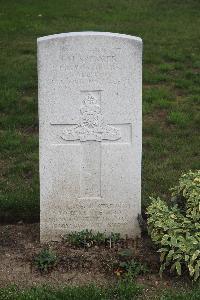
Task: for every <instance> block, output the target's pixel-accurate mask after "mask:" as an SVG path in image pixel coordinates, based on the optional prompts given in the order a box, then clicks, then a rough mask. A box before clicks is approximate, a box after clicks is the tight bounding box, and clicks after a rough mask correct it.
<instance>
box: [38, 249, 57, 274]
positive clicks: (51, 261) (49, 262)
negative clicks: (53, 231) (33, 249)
mask: <svg viewBox="0 0 200 300" xmlns="http://www.w3.org/2000/svg"><path fill="white" fill-rule="evenodd" d="M57 261H58V260H57V256H56V254H55V253H53V252H51V251H50V250H49V249H43V250H42V251H41V252H40V253H39V254H38V255H37V256H36V258H35V260H34V264H35V265H36V267H37V268H38V269H39V270H40V271H41V272H47V271H49V270H50V269H52V268H53V267H54V266H55V265H56V264H57Z"/></svg>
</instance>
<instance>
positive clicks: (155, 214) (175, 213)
mask: <svg viewBox="0 0 200 300" xmlns="http://www.w3.org/2000/svg"><path fill="white" fill-rule="evenodd" d="M171 191H172V197H173V198H172V205H171V206H168V205H167V204H166V203H165V202H164V201H163V200H161V199H160V198H157V199H155V198H151V200H152V202H151V204H150V206H149V207H148V208H147V216H148V219H147V224H148V232H149V234H150V236H151V239H152V241H153V242H154V243H155V244H156V245H157V246H158V248H159V250H158V252H159V253H160V261H161V267H160V273H161V274H162V272H163V271H164V270H165V268H166V267H170V268H171V270H172V271H173V270H176V272H177V274H178V275H181V273H182V270H183V269H184V268H186V269H187V270H188V271H189V274H190V276H191V277H192V278H193V279H194V280H197V278H198V277H199V275H200V274H199V269H200V170H198V171H196V172H192V171H190V172H189V173H187V174H183V175H182V176H181V177H180V180H179V185H178V186H176V187H174V188H173V189H171Z"/></svg>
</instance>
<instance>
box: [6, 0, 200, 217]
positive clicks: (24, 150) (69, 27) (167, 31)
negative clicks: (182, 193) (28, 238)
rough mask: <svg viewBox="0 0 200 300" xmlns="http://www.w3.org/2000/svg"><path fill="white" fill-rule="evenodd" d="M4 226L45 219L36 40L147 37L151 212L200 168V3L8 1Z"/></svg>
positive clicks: (146, 153) (146, 186)
mask: <svg viewBox="0 0 200 300" xmlns="http://www.w3.org/2000/svg"><path fill="white" fill-rule="evenodd" d="M0 7H1V10H0V82H1V85H0V111H1V113H0V128H1V130H0V135H1V143H0V150H1V159H0V169H1V174H0V189H1V194H0V221H5V222H8V221H9V222H11V221H19V220H24V221H27V222H32V221H37V220H39V179H38V130H37V127H38V126H37V125H38V116H37V115H38V114H37V68H36V38H37V37H40V36H44V35H49V34H54V33H60V32H68V31H84V30H97V31H111V32H119V33H127V34H131V35H136V36H140V37H142V39H143V41H144V59H143V71H144V72H143V73H144V77H143V95H144V96H143V188H142V191H143V195H142V196H143V207H145V206H146V205H147V203H148V196H149V195H150V194H158V195H160V196H163V197H166V196H167V190H168V188H169V187H170V186H172V185H174V184H175V182H177V180H178V177H179V175H180V173H181V172H182V171H187V170H188V169H196V168H199V167H200V165H199V164H200V159H199V157H198V152H199V148H200V147H199V146H200V141H199V137H198V130H199V129H200V126H199V120H200V112H199V94H200V84H199V83H200V79H199V74H198V73H199V70H200V53H199V49H200V39H199V35H200V2H199V1H198V0H183V1H179V0H169V1H163V0H140V1H136V0H107V1H98V0H76V1H72V0H58V1H56V5H55V1H54V0H48V1H40V0H34V1H33V0H20V1H15V0H8V1H3V0H0Z"/></svg>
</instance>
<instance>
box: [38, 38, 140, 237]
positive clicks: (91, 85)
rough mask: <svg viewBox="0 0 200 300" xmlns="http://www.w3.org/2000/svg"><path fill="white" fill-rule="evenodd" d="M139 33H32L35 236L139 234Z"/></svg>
mask: <svg viewBox="0 0 200 300" xmlns="http://www.w3.org/2000/svg"><path fill="white" fill-rule="evenodd" d="M141 71H142V41H141V39H140V38H137V37H133V36H128V35H123V34H112V33H99V32H77V33H64V34H58V35H52V36H46V37H42V38H39V39H38V84H39V119H40V197H41V199H40V203H41V204H40V205H41V219H40V222H41V225H40V227H41V241H48V240H58V239H59V238H60V236H61V235H62V234H65V233H67V232H70V231H81V230H83V229H92V230H94V231H100V232H104V231H106V232H107V233H108V234H109V233H110V232H119V233H121V234H122V235H126V234H127V235H128V236H130V237H134V236H136V235H139V234H140V231H139V226H138V222H137V215H138V213H140V209H141V195H140V193H141V145H142V132H141V127H142V109H141V105H142V100H141V89H142V74H141Z"/></svg>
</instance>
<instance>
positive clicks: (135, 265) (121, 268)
mask: <svg viewBox="0 0 200 300" xmlns="http://www.w3.org/2000/svg"><path fill="white" fill-rule="evenodd" d="M118 255H119V259H120V262H119V263H118V264H117V265H116V266H115V270H114V273H115V274H116V275H117V276H120V275H121V274H125V275H126V277H127V276H128V277H130V278H135V277H137V276H138V275H141V274H145V273H147V272H148V268H147V267H146V266H145V265H143V264H141V263H140V262H139V261H137V260H136V259H134V258H133V250H132V249H128V248H127V249H123V250H121V251H120V252H119V253H118Z"/></svg>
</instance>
